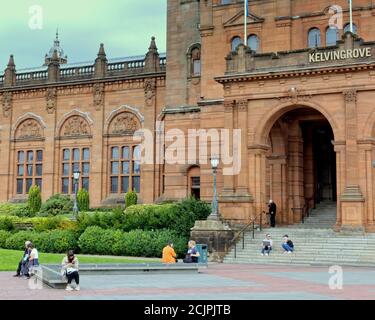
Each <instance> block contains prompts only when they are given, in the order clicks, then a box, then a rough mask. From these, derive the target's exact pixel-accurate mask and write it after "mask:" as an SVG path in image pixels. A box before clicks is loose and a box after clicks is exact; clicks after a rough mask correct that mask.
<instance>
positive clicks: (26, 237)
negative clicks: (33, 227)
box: [5, 231, 41, 250]
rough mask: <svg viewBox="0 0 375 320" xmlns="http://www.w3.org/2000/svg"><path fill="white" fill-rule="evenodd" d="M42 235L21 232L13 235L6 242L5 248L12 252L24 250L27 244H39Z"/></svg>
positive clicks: (32, 232)
mask: <svg viewBox="0 0 375 320" xmlns="http://www.w3.org/2000/svg"><path fill="white" fill-rule="evenodd" d="M40 235H41V234H39V233H37V232H34V231H20V232H17V233H14V234H12V235H11V236H10V237H9V238H7V239H6V241H5V248H6V249H12V250H24V249H25V242H26V241H32V242H33V243H34V244H36V245H37V244H38V243H39V241H38V240H39V237H40Z"/></svg>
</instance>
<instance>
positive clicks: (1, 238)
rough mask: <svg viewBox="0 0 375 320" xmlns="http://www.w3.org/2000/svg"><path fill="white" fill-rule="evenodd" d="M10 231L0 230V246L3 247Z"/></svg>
mask: <svg viewBox="0 0 375 320" xmlns="http://www.w3.org/2000/svg"><path fill="white" fill-rule="evenodd" d="M10 235H11V234H10V232H8V231H4V230H0V248H5V243H6V240H7V239H8V238H9V237H10Z"/></svg>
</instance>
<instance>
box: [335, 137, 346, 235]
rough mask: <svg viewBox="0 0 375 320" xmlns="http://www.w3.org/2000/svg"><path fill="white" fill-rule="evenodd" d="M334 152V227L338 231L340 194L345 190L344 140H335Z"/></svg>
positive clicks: (340, 216) (340, 213) (340, 219)
mask: <svg viewBox="0 0 375 320" xmlns="http://www.w3.org/2000/svg"><path fill="white" fill-rule="evenodd" d="M334 149H335V152H336V180H337V181H336V188H337V220H336V225H335V227H334V229H335V230H336V231H339V230H340V228H341V225H342V212H341V200H340V198H341V194H342V193H343V192H344V191H345V168H346V165H345V142H341V143H340V142H337V141H335V147H334Z"/></svg>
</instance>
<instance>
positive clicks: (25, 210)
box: [14, 204, 35, 218]
mask: <svg viewBox="0 0 375 320" xmlns="http://www.w3.org/2000/svg"><path fill="white" fill-rule="evenodd" d="M14 215H15V216H17V217H20V218H26V217H33V216H35V214H33V213H32V212H31V210H30V207H29V205H28V204H24V205H19V206H18V207H17V209H16V210H15V211H14Z"/></svg>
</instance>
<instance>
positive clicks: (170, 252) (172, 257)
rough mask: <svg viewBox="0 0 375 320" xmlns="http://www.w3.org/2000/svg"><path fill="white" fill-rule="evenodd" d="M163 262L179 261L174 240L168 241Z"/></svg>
mask: <svg viewBox="0 0 375 320" xmlns="http://www.w3.org/2000/svg"><path fill="white" fill-rule="evenodd" d="M162 262H163V263H176V262H177V255H176V252H175V251H174V248H173V242H172V241H168V244H167V246H166V247H164V249H163V258H162Z"/></svg>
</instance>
